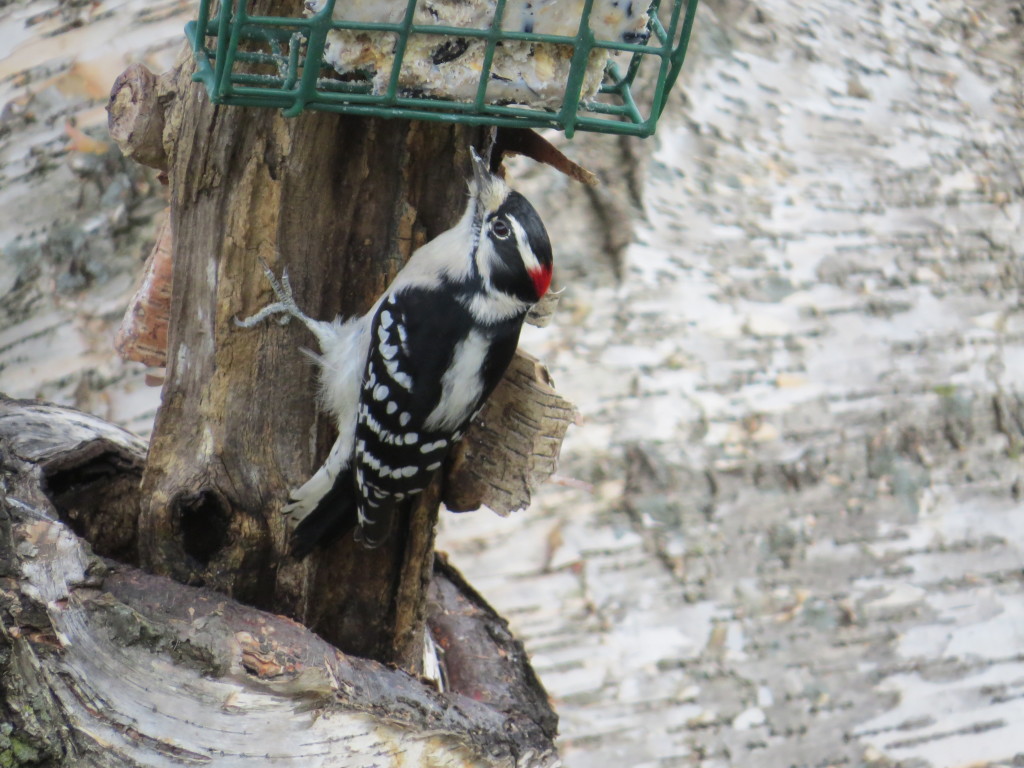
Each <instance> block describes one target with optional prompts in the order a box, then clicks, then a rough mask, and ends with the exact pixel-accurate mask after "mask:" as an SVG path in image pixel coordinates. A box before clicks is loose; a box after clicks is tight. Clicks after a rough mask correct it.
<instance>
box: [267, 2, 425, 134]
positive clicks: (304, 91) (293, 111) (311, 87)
mask: <svg viewBox="0 0 1024 768" xmlns="http://www.w3.org/2000/svg"><path fill="white" fill-rule="evenodd" d="M414 1H415V0H410V2H414ZM332 13H334V0H327V2H326V3H325V4H324V7H323V8H321V9H320V10H319V11H318V12H317V13H316V14H314V16H313V18H314V19H317V20H318V21H321V20H323V19H325V18H327V19H329V18H330V14H332ZM327 31H328V26H327V25H326V24H314V25H312V26H311V27H310V31H309V36H308V37H307V38H306V63H305V66H304V67H303V68H302V80H301V82H300V83H299V88H298V90H297V91H296V92H295V100H294V101H293V102H292V106H291V107H289V108H288V109H286V110H285V113H284V116H285V117H298V115H299V114H301V112H302V110H303V108H304V107H305V106H306V102H307V101H308V100H309V97H310V96H311V95H313V94H315V93H316V81H317V78H318V77H320V62H321V61H323V57H324V45H325V44H326V42H327ZM291 48H292V50H293V51H294V52H295V56H296V65H297V63H298V51H297V50H295V49H296V48H297V46H295V45H293V46H292V47H291ZM289 90H290V89H289Z"/></svg>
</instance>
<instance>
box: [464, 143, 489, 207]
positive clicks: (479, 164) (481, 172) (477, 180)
mask: <svg viewBox="0 0 1024 768" xmlns="http://www.w3.org/2000/svg"><path fill="white" fill-rule="evenodd" d="M469 154H470V156H471V157H472V158H473V183H474V185H476V193H477V195H479V194H481V193H482V192H483V191H484V189H485V187H486V185H488V184H490V182H491V171H490V169H489V168H488V167H487V163H485V162H484V161H483V160H481V159H480V155H478V154H477V153H476V147H470V148H469Z"/></svg>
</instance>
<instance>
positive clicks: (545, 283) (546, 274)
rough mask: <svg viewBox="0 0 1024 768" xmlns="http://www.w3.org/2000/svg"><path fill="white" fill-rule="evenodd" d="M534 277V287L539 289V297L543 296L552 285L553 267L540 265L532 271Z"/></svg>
mask: <svg viewBox="0 0 1024 768" xmlns="http://www.w3.org/2000/svg"><path fill="white" fill-rule="evenodd" d="M530 277H531V278H533V287H534V288H535V289H536V290H537V298H538V299H539V298H541V297H543V296H544V294H545V293H547V292H548V288H549V287H550V285H551V267H540V268H539V269H535V270H533V271H532V272H530Z"/></svg>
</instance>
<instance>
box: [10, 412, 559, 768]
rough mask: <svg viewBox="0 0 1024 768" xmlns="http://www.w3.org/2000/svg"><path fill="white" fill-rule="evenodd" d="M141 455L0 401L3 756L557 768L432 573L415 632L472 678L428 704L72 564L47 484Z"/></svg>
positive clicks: (460, 591)
mask: <svg viewBox="0 0 1024 768" xmlns="http://www.w3.org/2000/svg"><path fill="white" fill-rule="evenodd" d="M143 451H144V446H143V445H142V444H141V443H140V442H139V441H138V440H137V439H136V438H134V437H132V436H131V435H129V434H128V433H126V432H123V431H122V430H120V429H117V428H115V427H112V426H110V425H108V424H106V423H104V422H103V421H102V420H100V419H97V418H96V417H93V416H89V415H87V414H83V413H80V412H77V411H72V410H70V409H63V408H56V407H52V406H41V405H38V404H35V403H25V402H17V401H11V400H5V399H0V482H2V487H3V489H4V493H3V495H2V496H0V574H2V577H0V578H2V582H0V583H2V586H3V589H2V590H0V674H2V675H3V680H4V696H3V697H2V698H0V708H2V709H0V712H2V714H3V722H6V723H10V724H12V725H13V726H14V728H15V733H16V735H17V738H18V740H19V745H20V746H19V749H20V750H21V753H20V754H22V755H34V756H35V758H34V759H36V760H37V761H41V762H45V763H46V764H51V761H52V764H59V765H67V766H75V767H76V768H78V767H79V766H103V767H104V768H112V767H113V766H133V767H134V766H183V765H195V764H210V765H218V766H250V765H251V766H268V767H271V768H272V767H273V766H290V765H296V764H302V765H308V766H337V765H346V766H359V765H366V766H370V765H374V766H387V767H389V768H400V767H402V768H404V767H408V768H417V767H418V766H423V765H431V766H439V767H442V766H443V767H448V766H450V767H451V768H455V767H456V766H459V767H462V766H466V767H468V766H474V767H479V768H495V767H500V768H512V767H513V766H522V767H523V768H527V767H531V768H533V767H536V768H547V767H551V768H554V766H557V765H558V758H557V756H556V754H555V752H554V749H553V747H552V738H553V736H554V729H555V722H556V719H555V716H554V714H553V713H552V712H551V710H550V707H549V706H548V705H547V701H546V697H545V695H544V691H543V689H542V688H541V687H540V685H539V683H537V681H536V678H535V677H534V676H533V674H532V672H531V671H530V669H529V665H528V664H527V662H526V656H525V653H524V652H523V649H522V646H521V645H520V644H519V643H517V642H516V641H514V640H513V639H512V638H511V636H510V634H509V633H508V628H507V625H506V623H505V622H504V620H502V619H500V618H499V617H498V616H497V615H496V614H495V613H494V612H493V610H491V609H490V607H489V606H487V604H486V603H485V602H483V600H482V599H481V598H480V597H479V596H478V595H476V593H474V592H473V591H472V590H471V589H469V588H468V587H466V586H465V584H464V582H463V581H462V580H461V578H460V577H459V576H458V574H457V573H455V572H454V571H452V570H451V569H450V568H448V567H441V568H439V570H438V571H437V572H436V573H435V574H434V577H433V579H429V578H428V581H430V582H432V583H431V586H430V589H431V626H432V627H434V626H436V627H438V628H439V629H438V637H439V641H438V643H439V645H441V646H443V647H445V648H450V649H451V653H452V655H453V659H454V658H456V654H460V653H461V654H462V656H465V655H467V654H468V655H469V656H470V657H475V656H479V657H480V660H478V661H475V666H474V663H469V664H466V663H460V664H459V665H458V667H457V668H456V669H455V671H454V672H453V673H452V674H447V675H445V676H444V677H445V678H446V679H448V680H449V685H448V688H447V690H445V691H444V692H441V691H438V690H437V689H436V687H435V686H434V684H432V683H430V682H426V681H423V680H420V679H417V678H415V677H412V676H410V675H408V674H406V673H404V672H402V671H400V670H397V669H394V668H389V667H387V666H385V665H382V664H379V663H377V662H374V661H370V660H367V659H360V658H355V657H351V656H346V655H344V654H342V653H341V652H339V651H338V650H337V649H336V648H334V647H332V646H331V645H329V644H328V643H327V642H325V641H324V640H322V639H321V638H319V637H317V636H316V635H315V634H313V633H312V632H310V631H309V630H307V629H306V628H304V627H302V626H301V625H299V624H297V623H295V622H293V621H291V620H289V619H287V618H285V617H282V616H278V615H274V614H269V613H264V612H261V611H259V610H256V609H254V608H251V607H248V606H245V605H242V604H240V603H237V602H236V601H234V600H231V599H230V598H228V597H226V596H225V595H223V594H220V593H217V592H213V591H212V590H209V589H202V588H194V587H186V586H183V585H181V584H179V583H177V582H175V581H173V580H170V579H167V578H163V577H159V576H153V575H150V574H146V573H143V572H141V571H138V570H136V569H133V568H131V567H128V566H125V565H123V564H117V563H113V562H111V561H104V560H102V559H100V558H99V557H97V556H96V555H94V554H93V553H92V552H90V551H89V548H88V547H87V546H86V545H85V543H84V542H83V541H82V540H81V539H79V538H78V537H76V536H75V535H74V534H73V533H72V532H71V530H70V529H69V528H68V527H67V526H66V525H65V524H63V523H61V522H59V521H58V520H56V516H57V514H58V512H61V510H60V509H55V507H54V501H55V498H56V497H55V492H54V489H53V488H52V487H50V484H51V483H52V479H53V477H54V476H55V475H57V474H60V473H67V472H69V471H71V469H70V468H71V467H76V468H78V470H80V471H82V472H85V473H87V474H88V473H89V472H90V470H92V469H95V468H97V467H104V466H106V465H108V464H110V463H114V464H120V465H122V466H126V467H136V468H137V466H138V464H139V463H140V462H141V460H142V457H143ZM129 474H130V473H129ZM56 495H57V496H59V495H60V494H59V493H58V494H56ZM94 506H95V507H96V508H97V509H101V508H103V507H104V505H103V504H100V503H97V504H95V505H94ZM130 530H133V529H130ZM453 623H454V624H453ZM452 626H457V627H458V630H459V631H458V636H453V635H452V633H451V632H450V631H448V632H446V631H445V629H446V628H449V629H450V628H451V627H452ZM463 635H465V636H467V637H471V638H473V642H472V644H471V645H468V646H465V647H463V646H462V636H463ZM483 660H487V662H486V663H484V662H483ZM440 663H441V665H442V669H443V668H444V664H445V659H444V658H443V657H442V658H441V659H440ZM19 764H20V763H19Z"/></svg>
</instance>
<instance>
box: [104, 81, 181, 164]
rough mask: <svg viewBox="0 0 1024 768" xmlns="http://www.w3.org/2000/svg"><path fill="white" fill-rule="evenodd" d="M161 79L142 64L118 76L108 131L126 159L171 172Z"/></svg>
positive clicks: (109, 113)
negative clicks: (161, 98) (161, 94)
mask: <svg viewBox="0 0 1024 768" xmlns="http://www.w3.org/2000/svg"><path fill="white" fill-rule="evenodd" d="M159 90H160V83H159V78H157V76H156V75H154V74H153V73H152V72H150V71H149V70H148V69H146V67H144V66H143V65H142V64H132V65H131V66H130V67H128V69H126V70H125V71H124V72H122V73H121V74H120V75H118V77H117V80H115V81H114V86H113V88H111V90H110V100H109V101H108V102H107V130H108V131H109V132H110V137H111V138H112V139H113V140H114V141H116V142H117V145H118V146H119V147H120V148H121V152H123V153H124V155H125V157H130V158H132V159H134V160H135V161H137V162H139V163H142V164H143V165H147V166H149V167H150V168H156V169H157V170H160V171H166V170H167V153H166V151H165V150H164V138H163V134H164V110H163V106H162V104H161V103H160V99H159V95H160V93H159Z"/></svg>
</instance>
